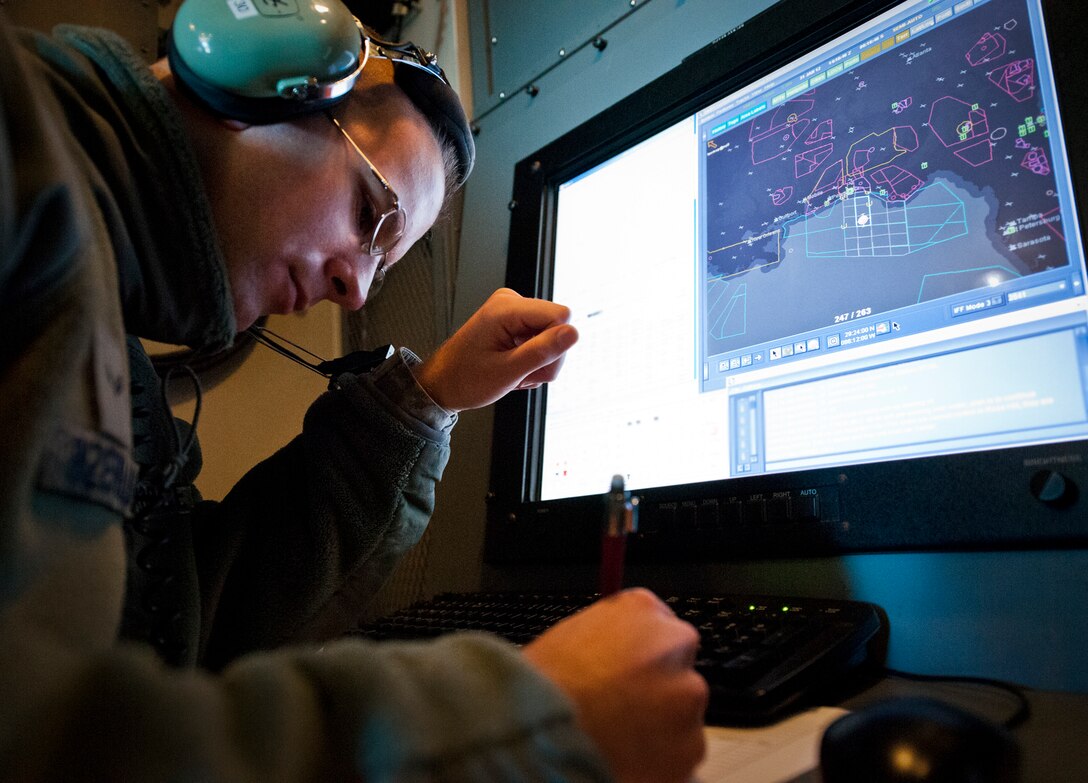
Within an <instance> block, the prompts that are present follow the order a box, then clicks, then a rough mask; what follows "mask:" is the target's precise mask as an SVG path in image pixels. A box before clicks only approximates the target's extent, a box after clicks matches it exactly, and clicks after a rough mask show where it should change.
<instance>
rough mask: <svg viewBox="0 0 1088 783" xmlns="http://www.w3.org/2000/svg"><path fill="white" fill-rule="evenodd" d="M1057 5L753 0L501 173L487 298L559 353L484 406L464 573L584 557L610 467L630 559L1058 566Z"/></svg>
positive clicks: (1063, 171) (1072, 451)
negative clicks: (514, 310)
mask: <svg viewBox="0 0 1088 783" xmlns="http://www.w3.org/2000/svg"><path fill="white" fill-rule="evenodd" d="M1062 6H1063V4H1062V3H1061V2H1060V0H1054V1H1053V2H1051V1H1050V0H1043V1H1041V0H975V1H974V2H972V0H908V1H907V2H899V3H888V2H877V3H874V2H866V3H858V2H842V1H841V0H840V1H838V2H829V3H811V2H807V0H805V1H804V2H798V1H795V0H785V1H784V2H780V3H778V4H776V5H775V6H773V7H772V8H771V9H769V10H768V11H767V12H765V13H763V14H760V15H758V16H756V17H755V18H753V19H752V20H750V21H749V22H747V23H746V24H745V25H742V26H741V27H740V28H738V29H736V30H734V31H731V32H730V33H729V34H727V35H725V36H724V37H723V38H722V39H720V40H719V41H717V42H715V43H714V44H712V45H711V46H709V47H707V48H706V49H704V50H702V51H700V52H697V53H696V54H694V55H692V56H691V57H690V58H688V59H687V60H685V61H684V62H683V63H682V64H681V65H680V66H679V67H677V68H676V69H674V70H673V71H671V72H669V73H667V74H666V75H665V76H663V77H661V78H660V79H658V80H656V81H655V82H653V83H651V84H650V85H648V86H647V87H645V88H644V89H642V90H640V91H638V92H637V93H635V94H634V95H632V96H630V97H628V98H627V99H625V100H623V101H621V102H620V103H618V104H616V105H615V106H613V107H611V108H609V109H607V110H606V111H604V112H602V113H601V114H600V115H599V116H598V117H595V118H594V119H593V120H592V121H590V122H587V123H585V124H584V125H582V126H580V127H578V128H576V129H574V130H573V131H571V132H570V133H568V134H567V135H565V136H564V137H562V138H560V139H557V140H556V141H555V142H553V143H552V144H549V145H548V146H546V147H544V148H543V149H541V150H540V151H538V152H537V153H535V154H534V155H531V156H529V157H528V158H526V159H525V160H523V161H521V162H520V163H519V164H518V166H517V169H516V171H515V182H514V203H513V205H512V208H513V217H512V222H511V236H510V246H509V247H510V249H509V261H508V285H510V286H511V287H513V288H515V289H516V290H518V291H520V292H521V293H523V294H525V295H533V296H542V297H545V298H549V299H554V300H555V301H558V302H562V303H564V304H566V305H568V306H569V307H570V308H571V310H572V313H573V316H572V322H573V323H574V324H575V325H576V326H577V327H578V329H579V331H580V333H581V339H580V341H579V343H578V344H577V346H576V347H575V348H574V349H573V350H572V351H571V352H570V354H569V356H568V357H567V360H566V363H565V366H564V368H563V371H562V374H561V377H560V379H559V380H557V381H556V382H555V383H553V384H551V385H550V386H548V387H547V388H546V389H543V390H540V391H534V392H531V393H518V394H516V395H513V396H511V397H510V398H508V399H507V400H505V401H504V402H503V403H502V404H501V405H500V407H499V409H498V411H497V414H496V423H495V430H494V443H493V466H492V474H491V487H490V493H489V514H488V528H487V546H486V557H487V559H488V560H489V561H491V562H522V561H554V560H569V559H581V558H588V557H592V556H593V554H594V552H595V551H596V546H597V541H598V536H599V532H600V524H601V509H602V502H601V497H602V496H603V494H604V493H605V492H606V491H607V490H608V488H609V485H610V481H611V478H612V476H613V475H614V474H619V475H622V476H623V477H624V479H625V481H626V485H627V488H628V489H630V490H632V491H633V492H634V493H635V494H636V495H637V496H638V497H639V499H640V532H639V534H638V536H637V537H636V540H635V541H634V542H633V545H632V554H633V556H634V557H642V558H648V559H655V558H663V557H664V558H682V559H705V558H711V559H718V558H737V557H740V558H746V557H786V556H797V555H813V554H829V553H841V552H856V551H890V550H903V549H934V548H937V549H943V548H956V549H971V548H1008V547H1032V546H1080V545H1083V544H1084V543H1085V542H1086V541H1088V504H1086V501H1085V499H1084V498H1083V492H1084V490H1086V489H1088V296H1086V292H1085V283H1086V280H1088V276H1086V271H1085V251H1084V244H1083V239H1082V226H1081V221H1080V219H1079V214H1080V213H1079V212H1078V208H1079V207H1078V204H1079V203H1080V202H1083V201H1084V199H1085V198H1088V194H1085V193H1084V192H1083V191H1082V190H1081V189H1082V188H1083V185H1084V183H1085V182H1086V181H1088V180H1086V179H1085V172H1086V168H1085V165H1086V162H1088V159H1086V155H1088V148H1086V144H1085V141H1086V134H1085V132H1084V130H1085V129H1084V123H1085V117H1086V116H1088V114H1086V112H1085V108H1086V105H1085V100H1084V88H1083V83H1082V82H1083V80H1082V78H1081V77H1080V75H1079V73H1078V71H1079V69H1080V67H1081V58H1082V57H1083V55H1084V52H1085V41H1088V37H1086V33H1088V25H1086V24H1085V21H1084V19H1083V14H1082V13H1080V12H1079V11H1077V10H1075V9H1071V8H1070V5H1069V4H1065V7H1062ZM667 47H668V42H667V41H663V42H661V49H662V51H663V52H667ZM655 54H656V53H655ZM1078 190H1081V192H1079V193H1078ZM1078 199H1079V200H1078Z"/></svg>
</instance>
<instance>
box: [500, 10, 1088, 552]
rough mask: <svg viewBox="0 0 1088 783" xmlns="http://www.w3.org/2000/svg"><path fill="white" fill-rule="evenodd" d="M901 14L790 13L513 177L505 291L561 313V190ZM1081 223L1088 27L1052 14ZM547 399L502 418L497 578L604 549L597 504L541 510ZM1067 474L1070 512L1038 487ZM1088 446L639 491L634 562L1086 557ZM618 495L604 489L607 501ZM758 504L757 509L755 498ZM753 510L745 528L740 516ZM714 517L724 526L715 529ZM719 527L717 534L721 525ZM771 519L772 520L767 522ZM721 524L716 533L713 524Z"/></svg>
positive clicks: (721, 43)
mask: <svg viewBox="0 0 1088 783" xmlns="http://www.w3.org/2000/svg"><path fill="white" fill-rule="evenodd" d="M898 2H899V0H877V1H875V2H874V1H870V0H865V1H858V0H831V1H830V2H827V3H821V4H815V3H811V2H808V1H807V0H781V1H780V2H778V3H776V4H775V5H774V6H772V7H771V8H769V9H767V10H766V11H764V12H762V13H760V14H758V15H756V16H755V17H753V18H752V19H750V20H748V21H747V22H745V23H744V24H742V25H740V26H738V27H737V28H735V29H733V30H730V31H728V32H727V33H725V34H724V35H723V36H722V37H721V38H719V39H717V40H716V41H714V42H713V43H711V44H709V45H708V46H706V47H704V48H703V49H701V50H699V51H697V52H695V53H694V54H692V55H691V56H689V57H687V58H686V59H684V60H683V61H682V62H681V64H680V65H678V66H677V67H675V68H673V69H672V70H670V71H668V72H667V73H665V74H664V75H662V76H661V77H659V78H657V79H655V80H654V81H653V82H651V83H650V84H648V85H646V86H645V87H643V88H641V89H639V90H637V91H636V92H634V93H632V94H631V95H630V96H628V97H626V98H624V99H622V100H620V101H619V102H617V103H616V104H614V105H612V106H611V107H609V108H607V109H605V110H604V111H602V112H601V113H599V114H598V115H597V116H595V117H593V118H592V119H591V120H589V121H587V122H585V123H582V124H581V125H579V126H578V127H576V128H574V129H573V130H571V131H569V132H568V133H566V134H564V135H563V136H561V137H559V138H558V139H556V140H555V141H553V142H551V143H549V144H547V145H546V146H544V147H542V148H541V149H540V150H537V151H536V152H534V153H533V154H532V155H529V156H527V157H526V158H524V159H523V160H521V161H520V162H519V163H518V164H517V165H516V167H515V171H514V188H513V196H512V201H511V222H510V241H509V246H508V261H507V277H506V285H507V286H508V287H510V288H512V289H514V290H516V291H518V292H519V293H521V294H523V295H525V296H537V297H543V298H549V294H550V291H551V278H550V258H551V251H552V243H553V241H554V217H555V209H556V201H557V194H558V186H559V184H560V183H562V182H565V181H567V180H569V179H570V178H571V177H573V176H576V175H577V174H579V173H581V172H583V171H586V170H588V169H590V168H592V167H593V166H596V165H598V164H599V163H601V162H603V161H604V160H607V159H608V158H610V157H611V156H613V155H614V154H616V153H618V152H620V151H622V150H623V149H625V148H627V147H629V146H631V145H633V144H635V143H637V142H639V141H641V140H643V139H646V138H649V137H650V136H652V135H653V134H655V133H657V132H658V131H660V130H663V129H665V128H667V127H669V126H670V125H672V124H674V123H675V122H678V121H680V120H682V119H684V118H686V117H689V116H691V115H692V114H694V113H695V112H696V111H697V110H699V109H701V108H702V107H704V106H706V105H708V104H710V103H711V102H713V101H714V100H715V99H717V98H720V97H722V96H724V95H728V94H730V93H731V92H733V91H735V90H737V89H739V88H740V87H742V86H743V85H745V84H748V83H751V82H752V81H755V80H756V79H759V78H761V77H762V76H765V75H766V74H768V73H770V72H772V71H774V70H775V69H777V68H779V67H781V66H782V65H784V64H786V63H788V62H790V61H791V60H793V59H795V58H796V57H798V56H801V55H803V54H805V53H806V52H809V51H812V50H814V49H816V48H818V47H819V46H821V45H823V44H825V43H827V42H828V41H830V40H832V39H833V38H835V37H837V36H838V35H840V34H841V33H842V32H843V31H844V30H847V29H852V28H853V27H855V26H857V25H860V24H864V23H865V22H867V21H869V20H870V19H873V18H875V17H876V16H879V15H880V14H882V13H884V12H886V11H887V10H889V9H890V8H893V7H894V6H896V5H898ZM1042 6H1043V13H1044V20H1045V23H1046V27H1047V32H1048V36H1049V41H1050V45H1051V49H1050V54H1051V60H1052V65H1053V71H1054V76H1055V82H1056V84H1057V87H1058V103H1059V107H1060V110H1061V114H1062V116H1063V117H1064V118H1066V123H1065V127H1064V128H1063V130H1064V131H1065V138H1066V146H1067V149H1068V156H1069V161H1070V168H1071V173H1072V179H1073V187H1074V191H1075V194H1076V196H1077V218H1078V220H1079V221H1080V225H1081V226H1082V227H1083V226H1085V225H1086V223H1085V206H1084V202H1085V198H1086V197H1088V193H1085V192H1084V188H1082V187H1080V184H1081V183H1082V182H1088V179H1086V175H1088V132H1086V131H1085V129H1084V128H1083V127H1082V126H1081V125H1078V124H1077V123H1073V122H1070V121H1069V118H1072V117H1079V116H1084V114H1085V108H1086V107H1088V99H1086V97H1088V89H1086V87H1085V85H1084V84H1083V83H1080V81H1083V80H1080V81H1078V78H1077V75H1076V62H1075V57H1074V55H1073V53H1074V52H1075V49H1074V48H1073V46H1074V43H1075V42H1076V40H1077V38H1078V36H1079V37H1080V38H1081V40H1085V38H1084V35H1085V33H1088V23H1086V21H1085V20H1084V19H1083V16H1084V15H1083V14H1081V15H1078V14H1077V13H1076V12H1075V10H1072V9H1070V8H1068V7H1064V8H1063V7H1062V4H1061V3H1060V1H1059V0H1042ZM546 400H547V389H546V387H544V388H542V389H538V390H532V391H528V392H515V393H513V394H510V395H508V396H507V397H506V398H504V399H503V400H501V401H500V402H499V403H497V405H496V410H495V420H494V430H493V438H492V464H491V474H490V486H489V491H488V496H487V498H488V509H487V529H486V538H485V552H484V556H485V560H486V561H487V562H489V563H493V564H501V563H526V562H570V561H583V560H590V559H592V558H594V557H595V556H596V552H597V550H598V546H599V532H600V522H601V509H602V500H601V497H599V496H588V497H578V498H566V499H562V500H552V501H536V500H533V499H532V498H533V497H534V492H536V493H537V494H539V483H540V465H539V463H538V459H539V454H540V449H539V448H538V446H539V443H540V439H541V437H542V432H541V417H542V412H543V410H544V407H545V405H546ZM1050 474H1056V475H1057V476H1058V477H1059V478H1060V479H1062V480H1065V481H1067V482H1068V487H1069V491H1068V492H1067V494H1066V495H1064V496H1063V497H1062V498H1061V500H1060V502H1049V503H1044V502H1041V501H1040V500H1039V499H1038V498H1037V497H1036V494H1037V493H1034V494H1033V488H1036V487H1037V486H1038V484H1039V482H1040V481H1042V480H1044V479H1045V478H1046V476H1048V475H1050ZM1078 487H1083V488H1085V489H1088V440H1079V441H1071V442H1067V443H1061V444H1049V445H1041V446H1029V447H1013V448H1006V449H1001V450H994V451H984V452H974V453H966V454H954V455H943V456H933V457H924V458H911V459H905V460H893V461H886V462H879V463H869V464H859V465H850V466H845V467H834V468H826V469H818V470H802V471H795V472H790V473H779V474H767V475H762V476H753V477H741V478H729V479H721V480H717V481H711V482H703V483H699V484H688V485H678V486H670V487H662V488H654V489H646V490H640V491H639V492H638V493H637V494H638V495H639V497H640V500H641V511H640V516H641V520H642V529H641V531H640V533H639V534H638V535H637V536H636V537H635V539H634V540H633V541H632V546H631V555H632V557H634V558H639V559H645V560H660V559H667V560H675V559H680V560H690V561H696V560H714V561H718V560H730V559H753V558H766V557H771V558H781V557H799V556H813V555H816V556H822V555H833V554H843V553H849V552H883V551H903V550H922V551H927V550H993V549H1021V548H1047V547H1081V546H1084V545H1085V544H1086V543H1088V511H1086V509H1085V505H1086V503H1085V501H1084V499H1083V498H1082V497H1080V495H1081V494H1083V493H1080V492H1079V490H1078ZM606 489H607V487H602V496H603V494H604V492H605V490H606ZM802 490H805V491H817V490H818V491H819V494H820V496H821V498H824V499H825V500H824V503H825V504H827V506H828V508H829V509H830V511H831V512H833V513H828V514H827V518H826V519H821V520H819V521H814V520H805V521H802V522H796V521H794V522H790V521H778V522H767V521H763V522H753V521H752V520H748V519H745V517H744V513H743V512H744V506H743V504H744V503H747V502H755V501H754V500H753V498H755V499H756V500H759V502H760V503H761V504H763V505H765V503H766V501H767V500H769V499H771V498H774V497H782V496H785V495H789V494H790V493H793V496H796V493H798V492H800V491H802ZM757 496H758V497H757ZM736 502H740V503H741V515H740V518H739V523H737V520H736V519H735V516H736V515H735V514H734V511H735V509H734V508H733V507H732V506H730V507H729V509H730V511H729V517H730V518H729V520H725V521H723V518H722V513H721V509H722V508H725V506H724V505H723V504H725V503H736ZM711 510H714V513H713V514H711ZM712 516H713V517H715V518H716V521H713V520H711V517H712ZM765 516H766V514H765V512H764V517H765ZM708 520H709V521H708Z"/></svg>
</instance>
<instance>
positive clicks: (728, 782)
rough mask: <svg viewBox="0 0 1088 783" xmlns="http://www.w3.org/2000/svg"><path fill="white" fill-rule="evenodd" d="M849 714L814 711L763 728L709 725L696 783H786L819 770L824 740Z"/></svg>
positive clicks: (828, 709)
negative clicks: (841, 717)
mask: <svg viewBox="0 0 1088 783" xmlns="http://www.w3.org/2000/svg"><path fill="white" fill-rule="evenodd" d="M845 714H846V710H843V709H839V708H838V707H816V708H814V709H811V710H808V711H807V712H802V713H800V714H798V715H794V716H793V717H791V718H787V719H786V720H784V721H780V722H779V723H775V724H774V725H773V726H766V727H764V728H759V729H733V728H724V727H721V726H707V727H706V729H705V732H706V758H705V759H704V760H703V763H702V764H700V765H699V768H698V769H697V770H696V771H695V783H788V782H789V781H794V780H796V779H797V778H799V777H801V776H802V775H805V773H807V772H810V771H812V770H814V769H816V767H817V766H818V765H819V762H820V738H821V737H823V733H824V729H826V728H827V727H828V726H829V725H831V723H833V722H834V721H835V719H836V718H838V717H840V716H842V715H845Z"/></svg>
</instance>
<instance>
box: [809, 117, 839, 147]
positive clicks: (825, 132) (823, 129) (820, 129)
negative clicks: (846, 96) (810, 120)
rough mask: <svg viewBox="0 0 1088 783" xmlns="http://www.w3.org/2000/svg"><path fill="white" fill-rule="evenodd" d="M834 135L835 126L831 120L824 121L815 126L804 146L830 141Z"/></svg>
mask: <svg viewBox="0 0 1088 783" xmlns="http://www.w3.org/2000/svg"><path fill="white" fill-rule="evenodd" d="M834 134H835V126H834V124H833V123H832V121H831V120H824V121H823V122H821V123H820V124H819V125H817V126H816V127H815V128H814V129H813V131H812V133H810V134H809V135H808V138H807V139H805V144H806V145H811V144H819V143H820V142H822V141H826V140H827V139H830V138H831V137H832V136H833V135H834Z"/></svg>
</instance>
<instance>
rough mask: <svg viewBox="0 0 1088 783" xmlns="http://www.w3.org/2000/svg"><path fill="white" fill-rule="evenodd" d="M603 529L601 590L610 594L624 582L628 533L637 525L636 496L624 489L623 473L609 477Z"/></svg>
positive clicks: (636, 527) (603, 593) (634, 529)
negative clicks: (609, 485)
mask: <svg viewBox="0 0 1088 783" xmlns="http://www.w3.org/2000/svg"><path fill="white" fill-rule="evenodd" d="M606 504H607V510H606V512H605V520H604V533H603V535H602V536H601V568H600V593H601V595H602V596H607V595H612V593H615V592H616V591H617V590H619V589H620V588H621V587H622V586H623V560H624V555H625V553H626V549H627V534H628V533H633V532H635V531H636V530H637V529H638V498H633V497H631V493H629V492H627V490H626V489H624V484H623V476H620V475H615V476H613V477H612V487H611V488H610V489H609V491H608V496H607V497H606Z"/></svg>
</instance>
